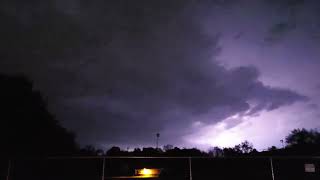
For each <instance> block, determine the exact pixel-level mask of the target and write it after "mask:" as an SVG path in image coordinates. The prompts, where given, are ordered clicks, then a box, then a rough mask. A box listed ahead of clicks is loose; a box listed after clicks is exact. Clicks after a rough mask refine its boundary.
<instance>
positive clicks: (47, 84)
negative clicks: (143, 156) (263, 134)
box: [0, 0, 307, 145]
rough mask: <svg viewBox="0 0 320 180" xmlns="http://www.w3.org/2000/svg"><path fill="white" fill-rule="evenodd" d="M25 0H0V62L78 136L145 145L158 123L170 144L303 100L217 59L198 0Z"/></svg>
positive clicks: (255, 73) (88, 140) (99, 141)
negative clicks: (27, 80) (197, 127)
mask: <svg viewBox="0 0 320 180" xmlns="http://www.w3.org/2000/svg"><path fill="white" fill-rule="evenodd" d="M32 2H33V3H30V4H26V3H23V2H22V1H21V2H18V1H15V2H13V1H2V3H1V11H0V12H1V19H2V20H6V21H3V22H4V26H3V27H4V28H2V29H1V35H0V36H1V39H3V41H1V59H2V60H1V63H0V65H1V66H0V67H1V71H3V72H9V73H14V72H23V73H25V74H26V75H28V76H29V77H31V78H32V79H33V80H34V81H35V83H36V86H37V87H38V88H39V89H40V90H42V91H43V93H44V94H45V95H46V96H48V98H49V102H50V107H51V108H52V109H53V110H54V112H55V114H56V115H57V117H58V118H59V119H60V120H61V121H62V122H63V123H64V124H65V125H67V126H68V127H69V128H71V129H74V130H75V131H76V133H78V136H79V139H80V141H81V142H82V143H97V144H108V143H114V144H122V145H123V144H136V143H139V144H150V142H152V139H150V136H152V135H154V134H155V133H156V132H167V134H163V136H162V137H164V139H165V140H164V141H167V142H172V143H174V142H177V141H178V140H179V139H180V137H181V136H183V135H185V134H186V133H189V132H190V131H191V130H190V127H191V124H192V123H193V122H195V121H201V122H204V123H207V124H214V123H216V122H219V121H221V120H223V119H224V118H226V117H228V116H231V115H233V114H236V113H247V115H254V114H257V113H259V112H261V111H263V110H267V111H271V110H274V109H277V108H279V107H281V106H285V105H290V104H292V103H294V102H298V101H304V100H307V98H306V97H304V96H302V95H300V94H298V93H296V92H294V91H292V90H287V89H278V88H273V87H268V86H265V85H264V84H262V83H261V82H260V81H259V71H258V70H257V69H256V68H255V67H239V68H234V69H226V68H224V67H223V66H222V65H220V64H218V63H217V62H216V61H215V60H214V59H215V57H216V56H217V54H218V53H219V51H220V50H221V49H220V48H219V43H218V40H219V36H216V37H212V36H211V37H209V36H208V35H207V34H206V33H205V32H204V31H203V30H202V29H201V26H200V21H201V18H202V17H201V16H202V15H203V13H202V12H201V11H202V10H203V9H204V7H205V6H204V5H203V4H198V3H195V2H194V1H190V2H186V1H174V2H173V1H166V3H165V2H163V1H158V3H156V2H151V1H139V2H137V1H134V2H133V1H114V2H109V1H97V2H96V3H89V1H84V0H82V1H80V0H79V1H76V0H74V1H69V2H68V3H65V2H63V1H57V2H56V1H49V2H48V3H44V2H42V1H32ZM221 2H222V1H221ZM205 5H206V4H205ZM206 8H207V7H206ZM168 134H170V136H171V138H170V137H169V135H168ZM172 135H173V136H172ZM173 137H174V138H173Z"/></svg>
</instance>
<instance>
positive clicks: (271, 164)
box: [270, 157, 274, 180]
mask: <svg viewBox="0 0 320 180" xmlns="http://www.w3.org/2000/svg"><path fill="white" fill-rule="evenodd" d="M270 166H271V175H272V180H274V171H273V162H272V157H270Z"/></svg>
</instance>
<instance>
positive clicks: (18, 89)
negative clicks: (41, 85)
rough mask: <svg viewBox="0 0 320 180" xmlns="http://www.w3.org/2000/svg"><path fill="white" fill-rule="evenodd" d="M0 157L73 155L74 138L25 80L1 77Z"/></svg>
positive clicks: (17, 77)
mask: <svg viewBox="0 0 320 180" xmlns="http://www.w3.org/2000/svg"><path fill="white" fill-rule="evenodd" d="M0 85H1V88H0V99H1V101H0V116H1V122H0V123H1V124H0V140H1V141H0V143H1V148H0V153H1V155H2V156H5V157H17V156H18V157H20V156H23V157H33V156H47V155H65V154H71V153H74V152H75V151H76V150H77V145H76V143H75V140H74V135H73V134H72V133H71V132H69V131H67V130H66V129H65V128H63V127H62V126H61V125H60V124H59V122H58V121H57V120H55V119H54V117H53V116H52V115H51V114H50V113H49V112H48V109H47V106H46V103H45V101H44V99H43V98H42V96H41V94H40V93H39V92H38V91H35V90H34V89H33V85H32V83H31V82H30V81H29V80H28V79H26V78H25V77H24V76H8V75H3V74H0Z"/></svg>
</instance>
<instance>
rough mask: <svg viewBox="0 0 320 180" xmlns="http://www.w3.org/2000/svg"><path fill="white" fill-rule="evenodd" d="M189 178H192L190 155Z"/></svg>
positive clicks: (190, 179)
mask: <svg viewBox="0 0 320 180" xmlns="http://www.w3.org/2000/svg"><path fill="white" fill-rule="evenodd" d="M189 180H192V162H191V157H189Z"/></svg>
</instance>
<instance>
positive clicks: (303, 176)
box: [0, 157, 320, 180]
mask: <svg viewBox="0 0 320 180" xmlns="http://www.w3.org/2000/svg"><path fill="white" fill-rule="evenodd" d="M189 161H190V159H189V158H105V159H103V158H101V157H97V158H73V159H70V158H66V159H63V158H62V159H61V158H59V159H46V160H43V159H41V160H40V159H38V160H22V159H19V160H11V163H10V167H9V168H8V165H9V162H8V161H7V160H2V161H1V164H0V173H1V176H0V179H1V180H2V179H6V180H71V179H76V180H102V179H113V178H116V177H123V176H133V175H134V173H135V172H134V171H135V169H139V168H159V169H161V174H160V177H159V178H158V179H168V180H169V179H170V180H171V179H172V180H173V179H174V180H179V179H181V180H184V179H190V175H191V176H192V179H193V180H205V179H215V180H234V179H245V180H272V179H273V177H272V168H271V167H272V166H271V161H270V158H191V164H190V163H189ZM306 164H313V165H314V167H315V169H314V170H315V172H305V165H306ZM272 165H273V175H274V179H275V180H316V179H317V180H319V179H320V171H319V168H320V166H319V165H320V159H318V158H297V157H295V158H280V157H278V158H275V157H274V158H272ZM190 166H191V172H190Z"/></svg>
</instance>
